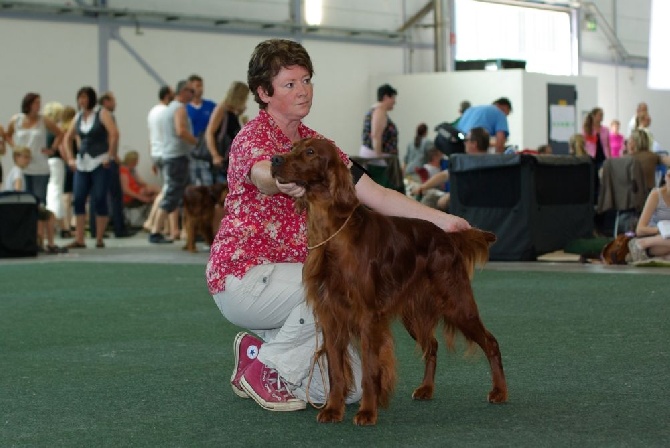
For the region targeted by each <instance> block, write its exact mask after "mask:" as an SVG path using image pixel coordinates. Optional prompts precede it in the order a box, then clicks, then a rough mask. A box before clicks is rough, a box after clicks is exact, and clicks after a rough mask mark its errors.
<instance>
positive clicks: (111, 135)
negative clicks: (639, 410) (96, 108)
mask: <svg viewBox="0 0 670 448" xmlns="http://www.w3.org/2000/svg"><path fill="white" fill-rule="evenodd" d="M100 121H101V122H102V125H103V126H104V127H105V129H107V142H108V143H109V151H108V155H109V160H116V156H117V153H118V149H119V129H118V128H117V127H116V123H115V122H114V118H113V117H112V114H111V113H109V111H108V110H107V109H105V108H104V107H103V108H101V109H100Z"/></svg>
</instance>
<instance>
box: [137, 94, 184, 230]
mask: <svg viewBox="0 0 670 448" xmlns="http://www.w3.org/2000/svg"><path fill="white" fill-rule="evenodd" d="M173 99H174V91H173V90H172V87H170V86H168V85H164V86H161V88H160V90H158V100H159V101H158V104H156V105H155V106H154V107H152V108H151V110H150V111H149V115H148V116H147V126H148V128H149V156H150V157H151V171H152V172H153V173H154V175H156V176H158V178H159V179H160V181H161V184H162V183H163V176H162V173H161V171H162V169H163V163H162V161H161V155H162V153H163V149H162V146H161V145H162V138H161V125H160V117H161V114H162V113H163V111H165V109H167V105H168V104H170V102H171V101H172V100H173ZM162 199H163V191H162V190H161V192H160V193H159V194H158V196H157V197H156V200H154V203H153V206H152V207H151V212H149V216H148V218H147V220H146V221H145V222H144V225H143V227H144V228H145V229H146V230H148V231H151V228H152V227H153V222H154V219H155V216H156V211H157V209H158V204H159V203H160V201H161V200H162ZM168 220H169V223H170V227H171V228H173V229H177V228H179V215H178V214H177V213H174V212H173V213H172V214H170V215H169V217H168Z"/></svg>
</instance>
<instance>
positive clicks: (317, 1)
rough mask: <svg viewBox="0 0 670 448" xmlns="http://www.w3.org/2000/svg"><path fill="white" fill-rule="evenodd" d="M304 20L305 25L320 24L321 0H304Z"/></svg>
mask: <svg viewBox="0 0 670 448" xmlns="http://www.w3.org/2000/svg"><path fill="white" fill-rule="evenodd" d="M304 7H305V22H307V25H310V26H316V25H321V20H323V2H322V1H321V0H305V2H304Z"/></svg>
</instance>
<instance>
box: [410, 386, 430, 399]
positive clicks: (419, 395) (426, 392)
mask: <svg viewBox="0 0 670 448" xmlns="http://www.w3.org/2000/svg"><path fill="white" fill-rule="evenodd" d="M432 398H433V386H432V385H427V384H422V385H421V386H419V387H417V388H416V389H415V390H414V392H413V393H412V399H413V400H430V399H432Z"/></svg>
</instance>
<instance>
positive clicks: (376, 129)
mask: <svg viewBox="0 0 670 448" xmlns="http://www.w3.org/2000/svg"><path fill="white" fill-rule="evenodd" d="M386 123H388V118H387V116H386V111H385V110H384V109H382V107H381V106H377V107H375V110H373V111H372V118H371V123H370V139H371V140H372V148H370V149H373V150H374V151H375V153H377V155H378V156H381V155H382V134H383V132H384V128H385V127H386Z"/></svg>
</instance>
